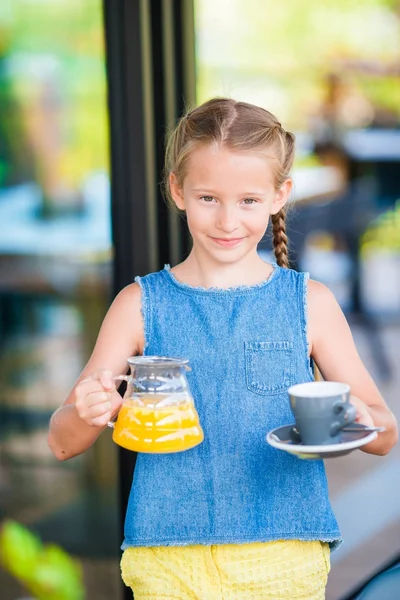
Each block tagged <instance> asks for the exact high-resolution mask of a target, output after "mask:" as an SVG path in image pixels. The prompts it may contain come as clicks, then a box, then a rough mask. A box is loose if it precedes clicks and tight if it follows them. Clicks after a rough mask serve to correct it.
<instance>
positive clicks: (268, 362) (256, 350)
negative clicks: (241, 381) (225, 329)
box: [244, 341, 294, 396]
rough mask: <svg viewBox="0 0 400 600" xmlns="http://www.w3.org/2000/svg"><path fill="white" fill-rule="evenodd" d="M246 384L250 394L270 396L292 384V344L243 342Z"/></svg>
mask: <svg viewBox="0 0 400 600" xmlns="http://www.w3.org/2000/svg"><path fill="white" fill-rule="evenodd" d="M244 351H245V365H246V384H247V388H248V389H249V390H250V391H251V392H255V393H256V394H261V395H262V396H272V395H274V394H281V393H283V392H286V390H287V388H288V387H290V386H291V385H293V383H294V365H293V342H288V341H283V342H245V347H244Z"/></svg>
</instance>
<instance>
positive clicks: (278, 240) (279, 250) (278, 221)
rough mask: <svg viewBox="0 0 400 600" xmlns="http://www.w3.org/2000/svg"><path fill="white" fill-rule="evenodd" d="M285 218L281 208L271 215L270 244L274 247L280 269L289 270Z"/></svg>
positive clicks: (283, 210) (284, 212)
mask: <svg viewBox="0 0 400 600" xmlns="http://www.w3.org/2000/svg"><path fill="white" fill-rule="evenodd" d="M285 218H286V211H285V209H284V208H281V210H280V211H279V212H278V213H276V214H275V215H271V221H272V243H273V246H274V253H275V256H276V262H277V263H278V265H279V266H280V267H284V268H286V269H287V268H289V252H288V238H287V235H286V222H285Z"/></svg>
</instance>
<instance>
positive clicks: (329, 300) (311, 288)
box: [307, 279, 349, 347]
mask: <svg viewBox="0 0 400 600" xmlns="http://www.w3.org/2000/svg"><path fill="white" fill-rule="evenodd" d="M307 292H308V301H307V309H308V330H309V338H310V341H311V344H312V345H313V346H314V347H315V346H316V345H317V344H318V343H326V342H327V343H329V340H330V339H331V340H332V339H333V337H335V338H336V336H339V335H342V336H344V337H347V335H348V333H349V326H348V323H347V320H346V318H345V316H344V314H343V311H342V309H341V307H340V305H339V303H338V301H337V300H336V298H335V296H334V294H333V293H332V292H331V290H330V289H329V288H328V287H327V286H326V285H324V284H323V283H320V282H319V281H315V280H313V279H309V280H308V282H307ZM332 336H333V337H332Z"/></svg>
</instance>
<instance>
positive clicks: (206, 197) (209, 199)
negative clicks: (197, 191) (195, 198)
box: [200, 196, 215, 203]
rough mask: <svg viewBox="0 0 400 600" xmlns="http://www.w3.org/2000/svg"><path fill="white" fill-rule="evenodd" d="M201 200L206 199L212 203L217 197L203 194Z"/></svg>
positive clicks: (205, 200)
mask: <svg viewBox="0 0 400 600" xmlns="http://www.w3.org/2000/svg"><path fill="white" fill-rule="evenodd" d="M200 200H204V202H207V203H210V202H214V200H215V198H214V197H213V196H202V197H201V198H200Z"/></svg>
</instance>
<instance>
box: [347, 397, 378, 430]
mask: <svg viewBox="0 0 400 600" xmlns="http://www.w3.org/2000/svg"><path fill="white" fill-rule="evenodd" d="M350 402H351V404H353V406H355V407H356V410H357V415H356V418H355V422H356V423H360V424H361V425H366V426H367V427H374V426H375V423H374V421H373V419H372V417H371V415H370V413H369V410H368V407H367V405H366V404H365V402H363V401H362V400H360V398H357V396H350Z"/></svg>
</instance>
